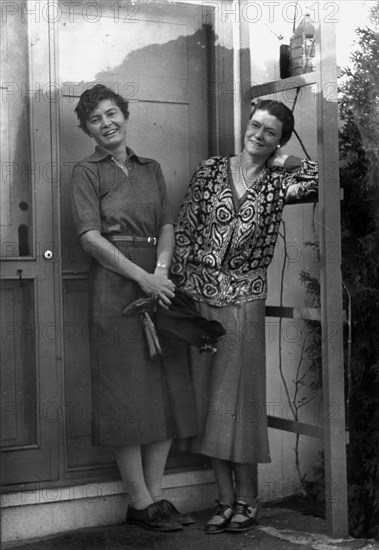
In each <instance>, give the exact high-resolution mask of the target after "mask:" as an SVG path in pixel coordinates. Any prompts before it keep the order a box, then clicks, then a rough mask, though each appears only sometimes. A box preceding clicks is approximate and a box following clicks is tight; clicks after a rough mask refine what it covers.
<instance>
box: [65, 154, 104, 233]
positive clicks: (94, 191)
mask: <svg viewBox="0 0 379 550" xmlns="http://www.w3.org/2000/svg"><path fill="white" fill-rule="evenodd" d="M71 208H72V214H73V218H74V224H75V227H76V230H77V232H78V235H79V236H80V235H82V234H83V233H85V232H86V231H89V230H91V229H96V230H98V231H101V216H100V196H99V178H98V175H97V173H96V166H95V165H94V166H91V165H88V164H87V163H79V164H77V165H76V166H74V169H73V171H72V175H71Z"/></svg>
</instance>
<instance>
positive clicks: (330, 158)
mask: <svg viewBox="0 0 379 550" xmlns="http://www.w3.org/2000/svg"><path fill="white" fill-rule="evenodd" d="M335 50H336V39H335V25H334V24H332V23H321V24H320V25H319V26H318V29H317V32H316V52H317V61H318V64H319V74H320V80H319V82H318V87H319V88H318V89H316V94H315V100H316V101H317V110H318V116H317V119H318V125H317V126H318V128H317V140H318V161H319V167H320V176H319V220H320V222H319V223H320V228H319V234H320V256H321V266H320V283H321V327H322V364H323V372H322V375H323V396H324V397H323V417H322V419H323V426H324V453H325V489H326V519H327V526H328V531H329V533H330V534H331V535H332V536H333V537H343V536H345V535H347V533H348V516H347V476H346V443H347V441H346V431H345V402H344V358H343V332H342V325H343V314H342V277H341V232H340V187H339V150H338V103H337V100H338V97H337V63H336V55H335Z"/></svg>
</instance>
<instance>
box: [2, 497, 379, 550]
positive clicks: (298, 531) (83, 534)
mask: <svg viewBox="0 0 379 550" xmlns="http://www.w3.org/2000/svg"><path fill="white" fill-rule="evenodd" d="M192 515H193V517H194V518H195V519H196V523H195V524H194V525H190V526H188V527H185V528H184V529H183V530H182V531H178V532H173V533H166V534H163V533H161V534H157V533H153V532H151V531H146V530H144V529H141V528H139V527H137V526H134V525H126V524H121V525H114V526H108V527H102V528H91V529H80V530H77V531H73V532H70V533H66V534H62V535H60V536H56V537H53V538H49V539H42V540H38V541H30V542H28V543H23V544H20V543H19V544H17V545H12V546H10V545H3V548H11V547H14V548H17V549H18V550H20V549H21V550H279V549H280V550H302V549H303V548H313V549H315V550H339V549H346V550H358V549H360V550H369V549H370V550H374V549H375V550H379V543H376V542H375V541H373V540H370V541H369V540H357V539H345V540H332V539H330V538H329V537H328V536H327V534H326V522H325V520H324V519H323V518H319V517H314V516H309V515H304V514H302V513H301V512H299V511H298V510H293V509H292V510H291V509H287V508H281V507H277V506H272V507H268V508H264V509H263V510H262V513H261V517H260V522H259V525H258V526H257V527H256V528H255V529H254V530H252V531H247V532H245V533H238V534H234V533H226V532H225V533H221V534H218V535H205V534H204V531H203V527H204V523H205V522H206V521H207V519H208V518H209V515H210V511H202V512H197V513H195V514H192Z"/></svg>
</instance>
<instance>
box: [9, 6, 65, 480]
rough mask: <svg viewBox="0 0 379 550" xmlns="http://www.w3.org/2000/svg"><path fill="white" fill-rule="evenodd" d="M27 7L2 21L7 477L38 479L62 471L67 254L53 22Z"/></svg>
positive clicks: (11, 9)
mask: <svg viewBox="0 0 379 550" xmlns="http://www.w3.org/2000/svg"><path fill="white" fill-rule="evenodd" d="M26 5H27V4H26V3H25V2H20V1H19V2H16V1H15V2H12V3H11V4H9V5H8V8H9V10H3V11H2V15H3V17H2V20H1V23H0V24H1V50H0V56H1V90H0V91H1V103H0V107H1V111H0V113H1V121H0V122H1V171H2V178H1V209H0V231H1V258H0V268H1V293H0V295H1V309H0V319H1V323H0V326H1V348H0V349H1V450H2V458H1V481H2V484H3V485H13V484H19V483H23V484H28V483H33V487H35V484H36V483H39V482H43V481H47V480H48V481H51V480H55V479H57V476H58V463H57V432H58V426H59V425H60V419H61V407H60V395H59V384H58V381H59V377H58V375H57V372H58V369H57V366H58V363H57V361H58V359H57V351H58V349H59V331H60V325H59V323H57V318H56V307H55V306H56V303H55V294H54V292H55V285H54V279H55V272H56V267H57V264H56V261H57V260H58V259H59V258H58V254H57V253H56V251H57V247H56V240H55V231H54V226H53V194H52V188H53V186H54V184H55V183H56V179H55V175H54V170H53V165H52V161H51V158H52V157H51V146H50V145H51V134H50V123H49V121H50V109H49V101H48V100H47V98H46V97H44V96H43V83H48V82H49V71H48V57H47V52H48V40H47V37H48V33H47V30H48V27H47V24H46V21H45V20H44V19H43V18H40V19H39V20H37V18H36V17H31V18H29V17H28V15H27V13H26V10H25V7H26ZM41 5H42V2H41ZM31 38H33V40H34V41H35V42H34V43H38V44H39V48H38V49H36V48H33V47H32V45H31V44H32V43H33V40H31ZM45 92H46V88H45ZM26 487H28V485H26Z"/></svg>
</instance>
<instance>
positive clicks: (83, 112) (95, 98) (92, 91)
mask: <svg viewBox="0 0 379 550" xmlns="http://www.w3.org/2000/svg"><path fill="white" fill-rule="evenodd" d="M104 99H110V100H111V101H113V103H115V105H117V106H118V107H119V108H120V109H121V111H122V114H123V115H124V117H125V120H128V118H129V104H128V102H127V101H126V99H124V98H123V97H122V96H120V95H119V94H116V92H114V91H113V90H111V89H110V88H107V86H104V85H103V84H96V85H95V86H93V87H92V88H89V89H88V90H85V91H84V92H83V93H82V95H81V96H80V99H79V101H78V104H77V106H76V107H75V113H76V116H77V117H78V119H79V128H81V129H82V130H83V131H84V132H85V133H86V134H88V128H87V120H88V117H89V115H90V114H91V113H92V111H94V110H95V109H96V107H97V106H98V105H99V103H100V101H103V100H104Z"/></svg>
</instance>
